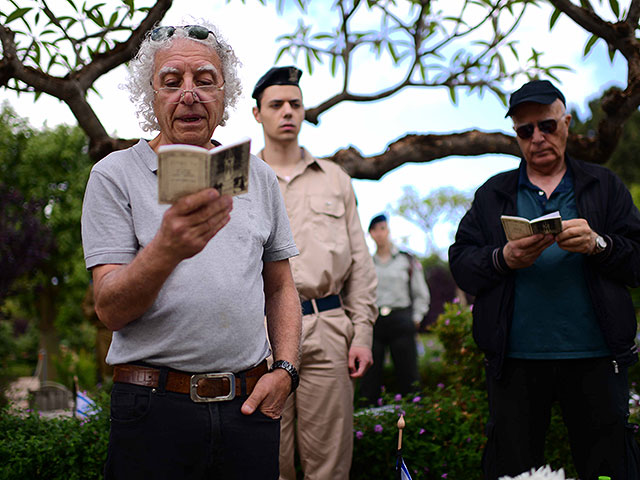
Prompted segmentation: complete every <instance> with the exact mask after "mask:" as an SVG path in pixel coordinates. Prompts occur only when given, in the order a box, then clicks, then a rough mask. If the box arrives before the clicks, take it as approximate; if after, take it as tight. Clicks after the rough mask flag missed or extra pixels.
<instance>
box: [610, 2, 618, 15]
mask: <svg viewBox="0 0 640 480" xmlns="http://www.w3.org/2000/svg"><path fill="white" fill-rule="evenodd" d="M609 5H610V6H611V10H612V11H613V13H614V15H615V16H616V18H620V5H618V0H609Z"/></svg>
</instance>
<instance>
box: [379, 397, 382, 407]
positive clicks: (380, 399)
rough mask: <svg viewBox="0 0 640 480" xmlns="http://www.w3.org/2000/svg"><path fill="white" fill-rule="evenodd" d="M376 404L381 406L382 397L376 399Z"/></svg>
mask: <svg viewBox="0 0 640 480" xmlns="http://www.w3.org/2000/svg"><path fill="white" fill-rule="evenodd" d="M378 406H379V407H381V406H382V398H379V399H378Z"/></svg>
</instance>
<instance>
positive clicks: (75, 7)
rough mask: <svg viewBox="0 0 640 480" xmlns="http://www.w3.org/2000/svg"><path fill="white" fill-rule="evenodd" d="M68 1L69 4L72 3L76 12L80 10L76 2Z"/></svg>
mask: <svg viewBox="0 0 640 480" xmlns="http://www.w3.org/2000/svg"><path fill="white" fill-rule="evenodd" d="M67 3H68V4H69V5H71V6H72V7H73V9H74V10H75V11H76V12H77V11H78V7H77V6H76V2H74V1H73V0H67Z"/></svg>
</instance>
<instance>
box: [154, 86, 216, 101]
mask: <svg viewBox="0 0 640 480" xmlns="http://www.w3.org/2000/svg"><path fill="white" fill-rule="evenodd" d="M222 90H224V81H223V83H222V85H219V86H216V85H202V86H199V87H193V88H192V89H190V90H185V89H183V88H180V87H161V88H159V89H158V90H154V92H155V94H156V95H158V96H159V97H161V98H162V100H163V101H164V102H165V103H169V104H172V105H176V104H178V103H181V102H182V101H183V100H184V96H185V95H186V94H187V93H190V94H191V95H193V101H194V102H195V103H210V102H213V101H214V100H215V99H216V98H215V94H216V92H219V91H222Z"/></svg>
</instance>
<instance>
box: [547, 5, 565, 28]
mask: <svg viewBox="0 0 640 480" xmlns="http://www.w3.org/2000/svg"><path fill="white" fill-rule="evenodd" d="M561 13H562V12H561V11H560V10H559V9H557V8H556V9H555V10H554V11H553V13H552V14H551V18H550V19H549V30H552V29H553V26H554V25H555V24H556V22H557V21H558V17H560V14H561Z"/></svg>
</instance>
